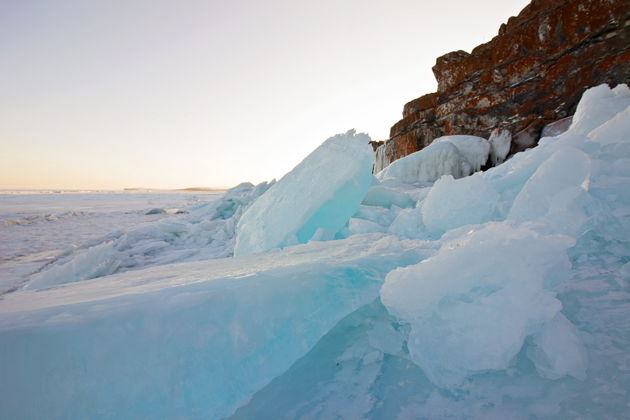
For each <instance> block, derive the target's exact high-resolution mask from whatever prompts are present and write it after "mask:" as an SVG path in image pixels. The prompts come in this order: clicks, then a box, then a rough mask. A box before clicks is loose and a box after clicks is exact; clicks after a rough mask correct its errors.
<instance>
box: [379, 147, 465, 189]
mask: <svg viewBox="0 0 630 420" xmlns="http://www.w3.org/2000/svg"><path fill="white" fill-rule="evenodd" d="M461 159H462V157H461V155H460V154H459V152H458V151H457V147H455V145H453V143H450V142H442V143H440V142H433V143H431V144H430V145H429V146H427V147H425V148H424V149H422V150H420V151H418V152H415V153H412V154H410V155H408V156H405V157H404V158H401V159H398V160H397V161H394V162H393V163H392V164H390V165H389V166H388V167H387V168H385V169H383V170H382V171H380V172H379V173H377V174H376V177H377V178H378V179H379V180H380V181H383V180H396V181H398V182H404V183H407V184H415V183H422V182H434V181H436V180H438V179H439V178H440V177H441V176H443V175H452V176H453V177H455V178H461V176H462V167H461Z"/></svg>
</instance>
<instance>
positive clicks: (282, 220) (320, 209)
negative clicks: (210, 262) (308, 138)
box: [234, 130, 374, 255]
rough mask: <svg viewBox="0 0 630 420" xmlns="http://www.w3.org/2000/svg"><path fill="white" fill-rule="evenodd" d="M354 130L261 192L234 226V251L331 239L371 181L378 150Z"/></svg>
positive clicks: (251, 251)
mask: <svg viewBox="0 0 630 420" xmlns="http://www.w3.org/2000/svg"><path fill="white" fill-rule="evenodd" d="M369 141H370V138H369V137H368V136H367V135H366V134H356V133H355V132H354V130H351V131H348V132H347V133H346V134H339V135H336V136H334V137H331V138H329V139H328V140H326V141H325V142H324V143H323V144H322V145H321V146H319V147H318V148H317V149H315V150H314V151H313V152H312V153H311V154H310V155H308V156H307V157H306V158H305V159H304V160H303V161H302V162H301V163H300V164H299V165H298V166H296V167H295V168H294V169H293V170H292V171H291V172H289V173H288V174H286V175H285V176H284V177H282V179H280V181H278V182H277V183H276V184H275V185H274V186H273V187H271V188H270V189H269V191H267V192H266V193H265V194H263V195H262V196H261V197H260V199H258V200H256V202H255V203H254V204H253V205H252V206H251V207H250V208H249V209H248V210H247V211H246V212H245V214H244V215H243V217H242V218H241V219H240V221H239V223H238V226H237V228H236V246H235V248H234V254H235V255H246V254H254V253H257V252H263V251H267V250H269V249H273V248H281V247H285V246H288V245H295V244H300V243H306V242H307V241H309V240H311V239H313V238H314V235H316V234H317V238H318V239H326V238H333V237H334V235H335V233H336V232H337V231H338V230H339V229H341V228H342V227H343V226H344V224H345V223H346V222H347V221H348V219H350V217H351V216H352V214H353V213H354V212H355V211H356V210H357V208H358V207H359V204H360V203H361V200H363V197H364V196H365V193H366V192H367V190H368V188H369V187H370V185H371V184H372V164H373V163H374V153H373V152H372V149H371V147H370V146H369V144H368V142H369Z"/></svg>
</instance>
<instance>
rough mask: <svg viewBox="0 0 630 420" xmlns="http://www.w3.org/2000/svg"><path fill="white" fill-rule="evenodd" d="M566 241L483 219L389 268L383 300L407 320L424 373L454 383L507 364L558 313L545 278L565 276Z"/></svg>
mask: <svg viewBox="0 0 630 420" xmlns="http://www.w3.org/2000/svg"><path fill="white" fill-rule="evenodd" d="M572 245H573V241H572V240H571V239H570V238H566V237H559V236H543V235H540V234H537V233H536V232H532V231H530V230H527V229H524V228H513V227H511V226H509V225H506V224H489V225H488V226H485V227H483V228H480V229H479V230H475V231H472V232H470V233H468V234H465V235H462V237H460V238H458V239H455V240H452V241H449V242H446V243H445V244H444V245H443V246H442V248H441V249H440V251H439V252H438V253H437V255H435V256H433V257H431V258H429V259H427V260H424V261H422V262H421V263H419V264H418V265H415V266H412V267H407V268H402V269H397V270H394V271H392V272H391V273H389V274H388V275H387V278H386V280H385V284H384V285H383V288H382V289H381V300H382V302H383V304H384V305H385V306H386V307H387V309H388V310H389V312H390V313H391V314H392V315H395V316H396V317H398V318H399V319H402V320H405V321H406V322H408V323H409V324H410V325H411V333H410V334H409V341H408V343H407V346H408V348H409V352H410V354H411V357H412V360H413V361H414V362H415V363H416V364H418V366H420V367H421V368H422V370H423V371H424V372H425V374H426V375H427V377H428V378H429V379H430V380H431V381H432V382H433V383H434V384H436V385H438V386H440V387H445V388H453V387H458V386H460V385H461V384H462V382H463V381H464V379H465V378H466V377H468V376H470V375H472V374H474V373H478V372H483V371H486V370H502V369H506V368H507V367H508V365H509V363H510V361H511V360H512V358H514V356H516V355H517V353H518V352H519V351H520V349H521V347H522V346H523V343H524V341H525V339H526V338H527V337H528V336H531V335H533V334H535V333H537V332H538V331H539V330H541V329H542V328H544V326H545V325H546V323H548V322H549V321H550V320H551V319H553V317H554V316H555V315H556V314H557V313H558V311H560V309H561V308H562V305H561V303H560V301H558V300H557V299H556V297H555V293H553V292H552V291H550V290H547V289H546V288H545V281H546V278H547V276H549V275H554V276H562V277H568V273H567V271H568V268H569V266H570V265H569V260H568V258H567V255H566V249H567V248H569V247H570V246H572ZM524 249H528V252H527V253H523V250H524ZM453 267H463V269H461V270H457V269H456V270H453Z"/></svg>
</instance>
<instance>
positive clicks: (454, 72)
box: [375, 0, 630, 170]
mask: <svg viewBox="0 0 630 420" xmlns="http://www.w3.org/2000/svg"><path fill="white" fill-rule="evenodd" d="M433 73H434V74H435V77H436V79H437V82H438V90H437V92H435V93H430V94H428V95H424V96H421V97H419V98H417V99H414V100H412V101H411V102H409V103H407V104H406V105H405V106H404V109H403V118H402V120H400V121H399V122H397V123H396V124H394V126H393V127H392V128H391V132H390V139H389V140H388V141H387V142H385V144H383V145H381V146H379V148H378V150H377V164H376V166H375V170H380V169H382V168H383V167H385V166H387V165H388V164H389V163H391V162H393V161H394V160H396V159H399V158H401V157H403V156H406V155H408V154H410V153H413V152H416V151H418V150H420V149H422V148H423V147H425V146H427V145H428V144H429V143H431V141H433V140H434V139H435V138H437V137H440V136H443V135H451V134H470V135H477V136H481V137H485V138H488V137H489V136H490V135H491V132H492V131H493V130H495V129H496V131H495V135H496V134H498V133H499V131H502V133H501V135H506V134H508V135H511V136H512V143H511V149H510V154H513V153H516V152H519V151H521V150H524V149H526V148H529V147H532V146H534V145H535V144H536V143H537V141H538V139H539V137H540V135H541V132H542V130H543V128H544V127H545V126H546V125H548V124H550V123H553V122H555V121H558V120H561V119H563V118H566V117H568V116H570V115H572V114H573V113H574V112H575V107H576V105H577V103H578V101H579V99H580V97H581V95H582V93H583V92H584V90H585V89H586V88H588V87H591V86H595V85H598V84H601V83H608V84H609V85H616V84H619V83H626V82H628V81H630V2H629V1H628V0H546V1H543V0H533V1H532V2H531V3H530V4H529V5H528V6H526V7H525V8H524V9H523V10H522V11H521V12H520V13H519V15H518V16H516V17H511V18H510V19H509V20H508V21H507V23H505V24H503V25H501V27H500V28H499V33H498V35H497V36H495V37H494V38H493V39H492V40H491V41H490V42H488V43H486V44H482V45H480V46H478V47H477V48H475V49H474V50H473V51H472V52H471V53H467V52H465V51H454V52H451V53H448V54H446V55H443V56H442V57H439V58H438V59H437V61H436V64H435V66H434V67H433ZM562 124H563V123H562V122H560V123H559V125H562ZM550 128H552V127H550ZM508 132H509V133H508Z"/></svg>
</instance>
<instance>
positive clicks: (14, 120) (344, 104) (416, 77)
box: [0, 0, 528, 189]
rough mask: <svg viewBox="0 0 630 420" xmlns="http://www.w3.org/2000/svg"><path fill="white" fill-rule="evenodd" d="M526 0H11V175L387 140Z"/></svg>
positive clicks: (1, 96)
mask: <svg viewBox="0 0 630 420" xmlns="http://www.w3.org/2000/svg"><path fill="white" fill-rule="evenodd" d="M527 3H528V1H526V0H518V1H517V0H476V1H474V2H473V1H470V0H441V1H424V0H415V1H411V0H389V1H387V2H385V1H382V0H317V1H310V0H304V1H296V0H292V1H291V0H223V1H217V0H204V1H200V0H107V1H105V0H101V1H95V0H47V1H35V0H19V1H17V0H0V60H1V63H2V64H1V65H0V189H50V188H57V189H121V188H134V187H145V188H185V187H230V186H234V185H236V184H238V183H240V182H243V181H249V182H253V183H258V182H262V181H267V180H271V179H273V178H277V179H279V178H280V177H282V175H284V174H285V173H286V172H288V171H289V170H291V169H292V168H293V167H294V166H295V165H296V164H298V163H299V162H300V161H301V160H302V159H303V158H304V157H306V156H307V155H308V153H310V152H311V151H312V150H314V149H315V148H316V147H317V146H319V145H320V144H321V143H322V142H323V141H324V140H326V139H327V138H328V137H331V136H333V135H335V134H337V133H342V132H346V131H347V130H348V129H351V128H355V129H356V130H357V131H360V132H366V133H368V134H369V135H370V136H371V137H372V139H375V140H384V139H386V138H387V137H388V134H389V128H390V127H391V126H392V125H393V124H394V123H395V122H396V121H398V120H399V119H400V118H401V113H402V108H403V105H404V104H405V103H406V102H408V101H410V100H412V99H414V98H416V97H419V96H421V95H423V94H426V93H430V92H434V91H435V90H436V88H437V84H436V82H435V78H434V76H433V73H432V71H431V67H432V66H433V65H434V64H435V59H436V58H437V57H438V56H440V55H443V54H445V53H447V52H450V51H454V50H460V49H461V50H466V51H470V50H471V49H472V48H474V47H475V46H477V45H479V44H481V43H483V42H487V41H489V40H490V39H492V37H494V36H495V35H496V33H497V31H498V29H499V26H500V25H501V23H503V22H506V21H507V19H508V18H509V17H510V16H512V15H516V14H518V12H519V11H520V10H521V9H522V8H523V7H525V5H527Z"/></svg>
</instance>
